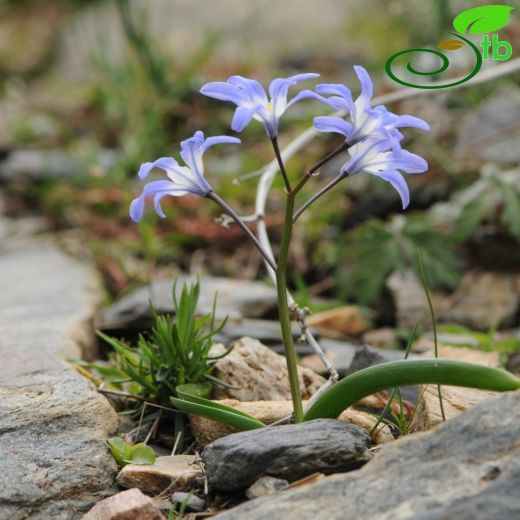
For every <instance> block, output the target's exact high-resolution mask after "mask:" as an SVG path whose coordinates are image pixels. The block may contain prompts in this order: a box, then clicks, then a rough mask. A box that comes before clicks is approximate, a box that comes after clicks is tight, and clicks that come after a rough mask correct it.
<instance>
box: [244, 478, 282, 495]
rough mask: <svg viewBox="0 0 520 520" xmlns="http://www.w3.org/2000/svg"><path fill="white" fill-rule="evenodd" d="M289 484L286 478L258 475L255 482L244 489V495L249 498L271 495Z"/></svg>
mask: <svg viewBox="0 0 520 520" xmlns="http://www.w3.org/2000/svg"><path fill="white" fill-rule="evenodd" d="M288 484H289V481H288V480H285V479H283V478H275V477H260V478H259V479H258V480H257V481H256V482H255V483H253V484H251V485H250V486H249V487H248V488H247V489H246V497H247V498H249V500H253V499H254V498H260V497H264V496H266V495H272V494H273V493H276V492H277V491H280V489H283V488H284V487H285V486H287V485H288Z"/></svg>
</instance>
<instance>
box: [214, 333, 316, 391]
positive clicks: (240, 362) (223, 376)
mask: <svg viewBox="0 0 520 520" xmlns="http://www.w3.org/2000/svg"><path fill="white" fill-rule="evenodd" d="M224 350H225V348H224V346H223V345H218V344H217V345H214V346H213V347H212V350H211V355H219V354H221V353H222V352H224ZM298 373H299V375H300V391H301V394H302V398H303V399H307V398H309V397H310V396H311V395H312V394H313V393H314V392H316V390H317V389H318V388H319V387H320V386H321V385H322V384H323V383H325V380H324V379H323V378H322V377H321V376H320V375H318V374H316V373H315V372H313V371H312V370H310V369H309V368H305V367H299V368H298ZM212 375H213V376H214V377H216V378H218V379H220V380H222V381H224V382H226V383H228V384H229V385H232V386H234V387H237V388H238V390H233V389H231V388H224V387H222V386H220V385H214V387H213V398H215V399H238V400H239V401H285V400H287V399H290V398H291V391H290V387H289V376H288V374H287V364H286V361H285V357H283V356H280V355H279V354H276V353H274V352H273V351H272V350H271V349H270V348H269V347H266V346H265V345H262V343H260V342H259V341H257V340H256V339H252V338H248V337H245V338H242V339H240V340H238V341H236V342H235V343H234V347H233V350H232V351H231V353H230V354H228V355H227V356H226V357H224V358H222V359H221V360H219V361H218V362H217V363H216V365H215V368H214V370H213V372H212Z"/></svg>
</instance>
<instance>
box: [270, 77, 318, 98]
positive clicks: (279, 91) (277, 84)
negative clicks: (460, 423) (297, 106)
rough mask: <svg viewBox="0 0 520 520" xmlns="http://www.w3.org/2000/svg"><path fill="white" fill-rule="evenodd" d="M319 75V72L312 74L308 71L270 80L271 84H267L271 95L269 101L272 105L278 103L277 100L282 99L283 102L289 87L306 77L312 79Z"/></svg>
mask: <svg viewBox="0 0 520 520" xmlns="http://www.w3.org/2000/svg"><path fill="white" fill-rule="evenodd" d="M319 77H320V75H319V74H314V73H312V72H310V73H307V74H296V75H295V76H291V77H289V78H278V79H273V81H271V84H270V85H269V96H270V97H271V102H272V103H273V106H274V105H276V104H277V103H278V100H280V101H282V103H283V104H285V101H286V100H287V91H288V90H289V87H291V86H292V85H296V84H297V83H299V82H300V81H303V80H306V79H314V78H319Z"/></svg>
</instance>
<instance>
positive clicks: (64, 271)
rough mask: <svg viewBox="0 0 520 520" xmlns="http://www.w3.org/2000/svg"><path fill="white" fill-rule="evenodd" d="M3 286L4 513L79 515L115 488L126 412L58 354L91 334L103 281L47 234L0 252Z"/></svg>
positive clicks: (73, 352) (0, 500)
mask: <svg viewBox="0 0 520 520" xmlns="http://www.w3.org/2000/svg"><path fill="white" fill-rule="evenodd" d="M0 287H2V298H1V299H0V330H2V336H1V337H0V358H1V359H2V362H1V363H0V453H1V456H0V518H1V519H4V518H5V519H22V518H34V519H42V520H46V519H49V518H52V519H53V520H54V519H57V520H62V519H63V520H68V519H71V520H72V519H76V518H79V517H80V516H81V514H82V513H84V512H86V511H88V510H89V509H90V508H91V507H92V505H93V504H94V503H95V502H97V501H98V500H101V499H102V498H104V497H106V496H107V495H108V494H110V493H111V492H112V491H113V489H112V488H113V483H114V479H115V475H116V465H115V462H114V460H113V459H112V457H111V456H110V455H109V454H108V452H107V449H106V445H105V439H106V438H107V437H110V436H111V435H112V434H113V433H114V432H115V430H116V428H117V423H118V419H117V415H116V413H115V412H114V410H113V409H112V407H111V406H110V404H109V403H108V401H107V400H106V399H105V398H104V397H102V396H101V395H100V394H98V392H97V391H96V390H95V388H94V387H93V385H92V384H91V383H89V382H88V381H87V380H86V379H84V378H83V377H81V376H80V375H79V374H78V373H77V372H76V371H75V370H74V369H72V368H71V367H70V366H69V365H67V364H66V363H64V362H63V361H61V359H60V357H61V356H63V357H68V356H72V357H79V356H80V355H81V350H82V348H81V347H82V346H84V347H87V346H88V344H89V342H90V341H91V340H92V339H93V337H92V334H93V331H92V325H91V320H92V317H93V314H94V312H95V309H96V302H97V301H99V297H100V294H101V291H100V288H99V287H98V286H97V284H96V283H95V279H94V278H93V276H92V272H90V271H89V269H87V268H85V267H84V266H83V265H81V264H80V263H79V262H77V261H75V260H73V259H71V258H69V257H67V256H65V255H64V254H63V253H61V252H60V251H59V250H58V249H57V248H55V247H54V246H52V245H50V244H45V243H40V242H29V243H27V244H26V245H25V246H23V247H19V248H18V249H11V250H7V251H6V250H5V249H4V250H2V251H1V253H0Z"/></svg>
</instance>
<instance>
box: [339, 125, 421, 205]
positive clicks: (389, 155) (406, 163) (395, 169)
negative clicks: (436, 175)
mask: <svg viewBox="0 0 520 520" xmlns="http://www.w3.org/2000/svg"><path fill="white" fill-rule="evenodd" d="M401 138H402V136H401V134H400V133H399V132H398V131H395V130H394V131H390V132H388V134H387V138H386V139H385V138H383V139H365V140H363V141H361V142H359V143H357V144H355V145H353V146H351V147H350V148H349V150H348V152H349V155H350V159H349V160H348V161H347V162H345V164H344V165H343V166H342V167H341V170H340V171H341V174H340V175H341V177H350V176H352V175H357V174H359V173H370V174H372V175H375V176H376V177H379V178H381V179H383V180H385V181H387V182H389V183H390V184H391V185H392V186H393V187H394V188H395V189H396V190H397V192H398V193H399V196H400V197H401V202H402V205H403V209H406V208H407V207H408V205H409V204H410V192H409V190H408V185H407V184H406V181H405V180H404V177H403V176H402V174H401V173H400V171H399V170H401V171H403V172H405V173H423V172H425V171H426V170H427V169H428V163H427V162H426V161H425V160H424V159H423V158H422V157H420V156H419V155H416V154H413V153H410V152H408V151H406V150H403V149H402V148H401V146H400V145H399V140H400V139H401Z"/></svg>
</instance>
